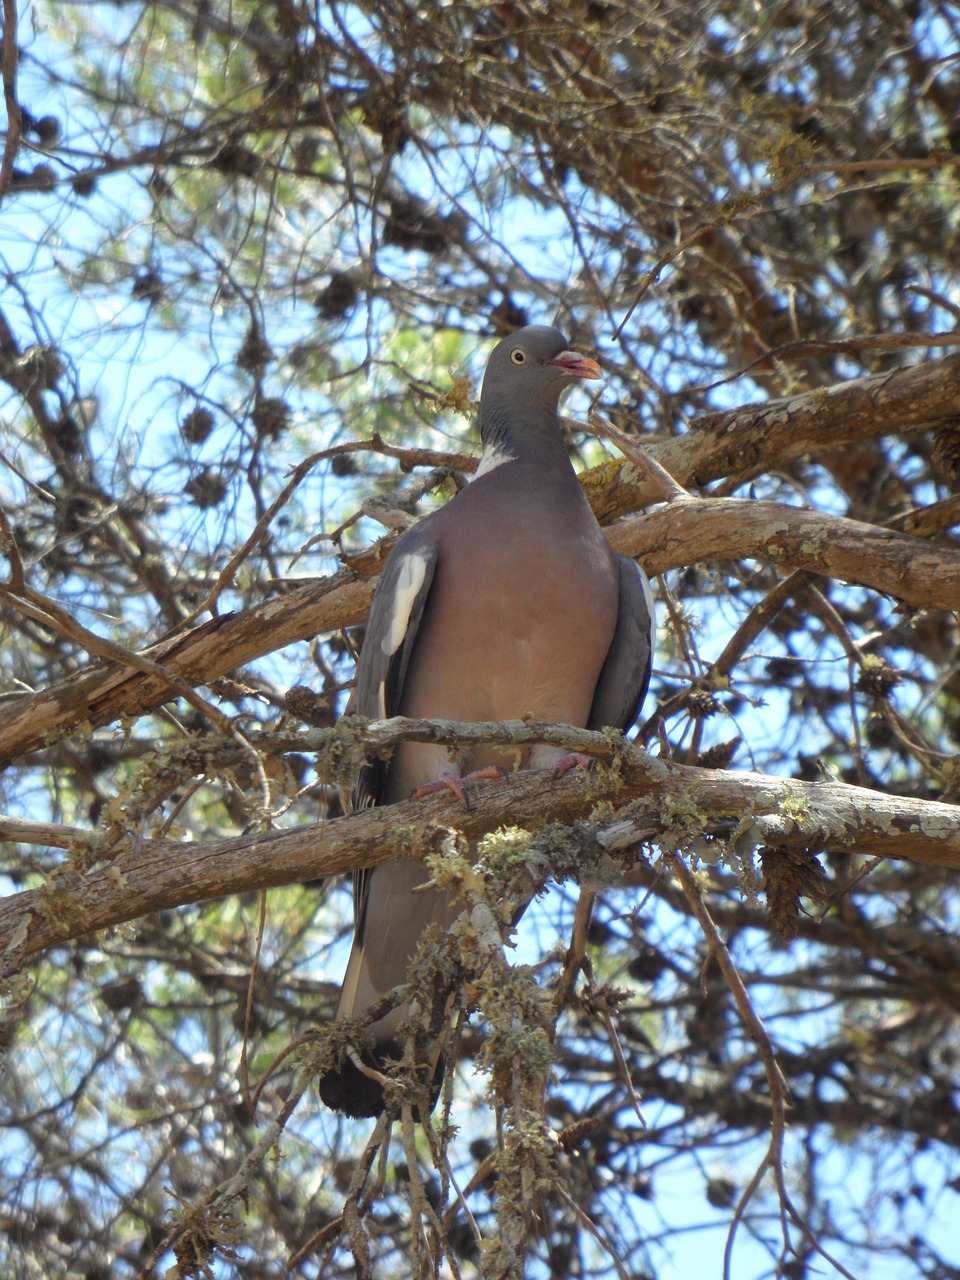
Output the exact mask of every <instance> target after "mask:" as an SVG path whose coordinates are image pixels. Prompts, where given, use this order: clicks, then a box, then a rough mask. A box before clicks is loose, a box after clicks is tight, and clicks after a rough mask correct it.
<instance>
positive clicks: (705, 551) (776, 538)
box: [606, 498, 960, 609]
mask: <svg viewBox="0 0 960 1280" xmlns="http://www.w3.org/2000/svg"><path fill="white" fill-rule="evenodd" d="M606 532H607V536H608V538H609V539H610V543H611V545H612V547H613V549H614V550H615V551H620V552H623V553H624V554H625V555H631V556H640V557H641V558H642V561H643V565H644V568H645V569H646V570H647V572H648V573H651V574H654V573H664V572H665V571H666V570H668V569H677V568H680V567H681V566H683V565H690V564H696V563H697V562H699V561H709V560H726V559H735V558H739V557H741V556H747V557H750V558H752V559H755V560H765V561H768V562H770V563H772V564H776V565H778V566H779V567H780V568H782V569H784V570H794V569H807V570H809V571H810V572H812V573H819V574H823V575H825V576H826V577H830V578H841V579H843V580H844V581H845V582H856V583H859V584H860V585H861V586H865V587H870V588H871V589H872V590H874V591H882V592H884V593H885V594H886V595H891V596H896V597H897V598H898V599H900V600H903V601H905V602H906V603H907V604H909V605H913V606H914V607H916V608H924V607H926V608H933V609H960V547H958V546H957V545H956V544H955V543H952V542H931V541H927V540H926V539H923V538H915V537H912V536H910V535H909V534H904V533H896V532H894V531H893V530H890V529H882V528H879V527H878V526H876V525H872V524H863V523H861V522H860V521H858V520H846V519H844V518H843V517H842V516H831V515H826V514H825V513H823V512H820V511H810V510H808V509H806V508H803V507H788V506H786V505H785V504H784V503H780V502H753V501H751V500H750V499H749V498H706V499H700V498H693V499H686V500H684V499H679V500H677V501H675V502H671V503H670V504H669V506H667V507H664V508H662V509H661V510H659V511H653V512H651V513H650V514H648V515H644V516H636V517H634V518H633V519H627V520H621V521H619V522H618V523H617V524H614V525H611V526H610V527H609V528H608V529H607V531H606Z"/></svg>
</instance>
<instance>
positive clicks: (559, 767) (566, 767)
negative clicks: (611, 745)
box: [553, 751, 593, 778]
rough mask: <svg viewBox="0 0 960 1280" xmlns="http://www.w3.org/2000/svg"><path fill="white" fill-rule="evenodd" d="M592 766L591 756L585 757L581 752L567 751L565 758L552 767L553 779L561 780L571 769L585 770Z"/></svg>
mask: <svg viewBox="0 0 960 1280" xmlns="http://www.w3.org/2000/svg"><path fill="white" fill-rule="evenodd" d="M591 764H593V757H592V756H585V755H584V754H583V752H582V751H568V752H567V754H566V755H565V756H561V757H560V759H559V760H558V761H557V763H556V764H555V765H554V767H553V776H554V778H562V777H563V775H564V774H565V773H569V772H570V770H571V769H576V768H578V767H579V768H581V769H586V768H587V766H588V765H591Z"/></svg>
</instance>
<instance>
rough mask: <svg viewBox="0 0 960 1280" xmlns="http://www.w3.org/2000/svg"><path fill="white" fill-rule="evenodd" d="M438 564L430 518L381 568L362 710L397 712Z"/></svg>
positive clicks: (360, 884)
mask: <svg viewBox="0 0 960 1280" xmlns="http://www.w3.org/2000/svg"><path fill="white" fill-rule="evenodd" d="M436 565H437V547H436V543H435V542H434V540H433V538H432V536H431V530H430V528H429V519H427V520H425V521H423V522H422V523H421V524H420V525H418V526H417V527H416V528H414V529H411V530H410V531H409V532H408V533H406V534H404V536H403V537H402V538H401V539H400V541H399V542H398V543H397V545H396V546H395V547H394V548H393V551H392V552H391V553H390V556H389V558H388V560H387V563H386V565H385V566H384V568H383V571H382V574H381V578H380V584H379V586H378V588H377V592H376V595H375V596H374V598H373V605H372V606H371V609H370V618H369V621H368V622H367V632H366V635H365V637H364V641H363V648H362V649H361V651H360V660H359V662H358V663H357V683H356V688H355V690H354V696H353V698H352V699H351V701H352V703H353V706H352V708H351V709H352V710H354V711H355V712H356V713H357V714H358V715H361V716H368V717H369V718H370V719H372V720H385V719H387V718H388V717H389V716H393V715H396V714H397V710H398V708H399V706H400V700H401V698H402V697H403V686H404V681H405V679H406V675H407V669H408V667H409V666H410V659H411V657H412V655H413V651H414V648H415V646H416V643H417V632H418V631H419V629H420V623H421V621H422V620H423V614H424V610H425V609H426V606H427V598H428V596H429V595H430V587H431V586H432V584H433V575H434V571H435V569H436ZM387 768H388V762H387V761H386V760H379V759H377V760H372V761H370V762H369V763H368V764H366V765H364V767H363V768H362V769H361V771H360V774H359V776H358V778H357V782H356V786H355V787H354V790H353V796H352V804H351V808H352V809H353V810H354V811H356V810H357V809H365V808H369V807H370V806H371V805H376V804H379V803H380V801H381V799H382V797H383V789H384V785H385V782H386V777H387ZM365 880H366V876H365V873H364V872H363V871H358V872H357V873H356V874H355V876H354V911H355V916H356V926H357V928H358V930H359V929H361V928H362V923H363V908H364V905H365V901H366V884H365Z"/></svg>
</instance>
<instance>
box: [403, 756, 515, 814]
mask: <svg viewBox="0 0 960 1280" xmlns="http://www.w3.org/2000/svg"><path fill="white" fill-rule="evenodd" d="M506 776H507V775H506V770H505V769H498V768H497V766H496V765H493V764H488V765H486V766H484V768H482V769H474V771H473V773H465V774H463V776H461V775H460V774H459V773H444V774H441V776H440V777H439V778H437V779H436V781H435V782H422V783H421V784H420V786H419V787H415V788H414V790H413V791H411V793H410V798H411V799H412V800H422V799H423V797H424V796H432V795H436V793H437V792H438V791H452V792H453V794H454V795H455V796H457V798H458V799H459V800H460V801H461V802H462V804H463V806H464V808H465V809H469V808H470V801H469V799H468V798H467V793H466V791H465V790H464V786H463V784H464V783H465V782H479V781H481V780H483V779H485V778H505V777H506Z"/></svg>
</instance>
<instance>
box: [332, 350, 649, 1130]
mask: <svg viewBox="0 0 960 1280" xmlns="http://www.w3.org/2000/svg"><path fill="white" fill-rule="evenodd" d="M601 376H602V374H601V369H600V366H599V364H598V363H597V362H596V361H595V360H592V359H589V358H587V357H586V356H583V355H581V354H580V353H579V352H577V351H573V350H570V349H569V347H568V344H567V341H566V340H565V339H564V337H563V335H562V334H561V333H559V332H558V331H557V330H556V329H553V328H549V327H547V326H544V325H528V326H527V327H525V328H523V329H519V330H517V331H516V332H515V333H512V334H510V335H509V336H508V337H506V338H504V339H503V340H502V341H501V342H499V343H498V344H497V346H496V347H495V348H494V350H493V352H492V354H491V356H490V359H489V362H488V364H487V368H486V372H485V374H484V378H483V386H482V390H481V396H480V435H481V440H482V444H483V455H482V458H481V460H480V466H479V468H478V470H477V472H476V475H475V477H474V479H473V480H472V481H471V482H470V483H469V484H468V485H467V486H466V487H465V488H464V489H462V490H461V491H460V492H459V493H458V494H457V495H456V497H454V498H453V499H451V500H450V501H449V502H448V503H446V504H445V505H444V506H443V507H441V508H439V509H438V510H436V511H434V512H432V513H431V514H430V515H428V516H426V517H425V518H424V519H422V520H420V521H419V522H418V523H417V524H416V525H414V526H413V527H412V528H411V529H409V530H408V531H407V532H406V533H405V534H404V535H403V536H402V537H401V538H400V539H399V541H398V542H397V543H396V545H395V546H394V548H393V550H392V552H391V553H390V556H389V558H388V560H387V563H386V566H385V568H384V569H383V571H382V573H381V579H380V583H379V585H378V587H377V590H376V593H375V595H374V599H373V603H372V606H371V610H370V619H369V623H368V625H367V630H366V635H365V638H364V641H363V647H362V650H361V653H360V658H359V662H358V667H357V680H356V687H355V691H354V697H353V705H352V707H351V710H353V711H355V712H356V713H357V714H358V715H361V716H367V717H370V718H372V719H384V718H387V717H390V716H395V715H403V716H414V717H423V716H430V717H437V718H440V719H446V720H460V721H478V720H508V719H518V718H520V717H533V718H534V719H536V720H541V721H552V722H558V723H563V724H569V725H576V726H579V727H587V728H590V729H600V728H603V727H605V726H608V725H611V726H615V727H617V728H620V729H622V730H626V729H628V728H629V727H630V726H631V725H632V724H633V723H634V721H635V719H636V717H637V715H638V714H639V710H640V706H641V704H642V702H643V699H644V696H645V694H646V691H647V684H648V682H649V678H650V667H651V660H652V650H653V641H654V608H653V600H652V597H651V593H650V585H649V583H648V581H647V578H646V576H645V575H644V573H643V571H642V570H641V569H640V568H639V566H638V565H637V564H636V562H635V561H633V560H631V559H629V558H628V557H626V556H618V555H615V554H614V553H613V551H612V550H611V548H610V545H609V543H608V542H607V540H606V538H605V537H604V535H603V533H602V531H601V529H600V526H599V525H598V523H597V521H596V518H595V516H594V515H593V512H592V511H591V510H590V507H589V505H588V503H587V500H586V498H585V497H584V494H583V490H582V488H581V486H580V483H579V481H578V479H577V476H576V473H575V471H574V469H573V467H572V465H571V462H570V458H569V455H568V453H567V449H566V446H565V444H564V439H563V434H562V431H561V426H560V420H559V417H558V414H557V406H558V401H559V398H560V395H561V393H562V392H563V390H564V389H565V388H566V387H568V386H570V384H571V383H572V382H575V381H576V380H578V379H595V378H600V377H601ZM563 754H564V753H563V752H561V751H559V750H558V749H557V748H555V747H545V746H535V747H532V748H530V749H529V750H528V752H527V753H526V756H525V758H524V759H523V760H522V764H523V765H524V766H525V767H528V768H556V767H557V765H558V763H562V767H563V766H566V767H569V759H567V760H564V761H562V762H561V757H563ZM515 766H516V754H515V751H514V750H511V751H504V750H503V748H502V747H497V746H489V747H487V746H480V747H473V748H470V749H468V750H464V751H463V752H462V754H461V755H460V756H459V757H458V758H457V759H456V760H453V761H452V760H451V758H450V755H449V752H448V749H447V748H446V747H443V746H436V745H432V744H423V743H404V744H402V745H401V746H400V747H398V748H397V750H396V751H395V752H394V754H393V756H392V758H391V759H390V760H389V761H382V760H377V761H374V762H372V763H370V764H369V765H368V766H367V767H366V768H365V769H364V770H363V772H362V773H361V776H360V778H359V780H358V783H357V786H356V788H355V791H354V794H353V796H352V804H351V807H352V808H353V809H354V810H356V809H359V808H363V807H365V806H369V805H388V804H393V803H394V802H396V801H399V800H404V799H407V798H408V797H409V796H410V795H411V794H414V795H423V794H426V793H428V792H430V791H435V790H439V789H442V788H449V789H450V790H451V791H454V792H456V793H457V794H458V795H460V796H463V794H464V793H463V787H464V784H465V783H468V784H469V783H470V781H471V779H473V778H477V777H481V778H487V777H493V776H495V775H496V774H498V773H502V772H503V771H504V770H510V769H511V768H513V767H515ZM489 785H495V783H490V784H489ZM425 879H426V877H425V874H424V870H423V867H422V866H421V865H420V864H419V863H417V862H388V863H381V864H380V865H378V866H376V867H373V868H371V869H369V870H367V871H363V872H360V873H359V875H358V876H357V877H356V878H355V883H354V904H355V936H354V941H353V947H352V950H351V953H350V957H349V960H348V962H347V968H346V975H345V977H344V980H343V984H342V988H341V992H340V997H339V1002H338V1005H337V1010H336V1014H335V1018H336V1019H342V1018H348V1017H354V1016H357V1015H359V1014H361V1013H363V1011H364V1010H365V1009H367V1008H369V1006H370V1005H372V1004H373V1003H374V1002H376V1001H377V1000H379V999H380V998H381V997H383V996H384V995H386V994H387V993H388V992H390V991H391V990H392V989H393V988H394V987H395V986H397V985H399V984H401V983H403V982H404V981H405V979H406V976H407V970H408V967H409V965H410V962H411V960H412V958H413V956H414V954H415V952H416V949H417V944H418V941H419V939H420V936H421V934H422V933H423V931H424V929H425V928H426V927H427V926H428V925H436V926H440V927H441V928H443V929H446V928H449V926H450V924H452V922H453V920H454V919H455V918H456V916H457V914H458V912H459V910H460V909H461V908H460V907H459V906H458V905H457V903H456V901H455V900H454V899H453V897H452V895H450V894H449V893H447V892H445V891H441V890H438V889H428V890H426V891H424V890H423V889H422V886H423V884H424V881H425ZM418 887H420V891H419V892H414V890H416V889H417V888H418ZM406 1014H407V1009H406V1007H405V1006H403V1005H401V1006H400V1007H398V1008H396V1009H394V1010H392V1011H391V1012H390V1013H389V1014H388V1015H387V1016H386V1017H384V1018H382V1019H381V1020H380V1021H378V1022H375V1023H374V1024H373V1025H372V1026H370V1027H369V1028H368V1029H367V1043H366V1047H365V1049H364V1053H363V1059H362V1060H363V1061H364V1063H365V1065H366V1066H367V1067H372V1068H374V1075H367V1074H365V1073H364V1072H363V1071H361V1070H360V1069H359V1068H358V1066H357V1064H356V1060H355V1057H351V1056H349V1055H346V1056H344V1057H343V1058H342V1060H341V1062H340V1065H339V1067H338V1068H337V1069H335V1070H333V1071H330V1072H329V1073H327V1074H326V1075H324V1076H323V1077H322V1079H321V1081H320V1096H321V1099H322V1100H323V1102H324V1103H325V1104H326V1105H327V1106H329V1107H331V1108H332V1109H334V1110H336V1111H341V1112H343V1113H344V1114H346V1115H348V1116H352V1117H365V1116H376V1115H378V1114H380V1112H381V1111H382V1110H383V1107H384V1099H383V1089H382V1085H381V1083H380V1082H379V1081H378V1080H377V1079H376V1078H375V1076H376V1073H378V1072H382V1071H383V1069H384V1067H385V1065H386V1064H388V1063H390V1062H391V1061H394V1062H395V1061H399V1059H400V1058H402V1056H403V1040H402V1037H399V1036H398V1034H397V1032H398V1027H399V1025H400V1024H401V1023H402V1021H403V1019H404V1017H405V1016H406ZM442 1071H443V1060H442V1057H438V1062H437V1069H436V1070H435V1071H434V1084H435V1091H434V1098H435V1096H436V1091H437V1090H438V1089H439V1083H438V1082H437V1076H438V1075H439V1076H441V1077H442Z"/></svg>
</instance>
